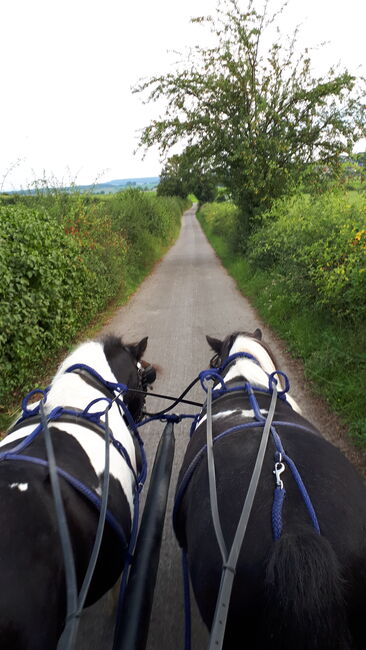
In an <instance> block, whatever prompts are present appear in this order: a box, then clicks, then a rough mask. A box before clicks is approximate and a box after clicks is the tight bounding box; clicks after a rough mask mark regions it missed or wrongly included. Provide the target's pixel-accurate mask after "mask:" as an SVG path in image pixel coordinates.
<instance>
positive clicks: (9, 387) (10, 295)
mask: <svg viewBox="0 0 366 650" xmlns="http://www.w3.org/2000/svg"><path fill="white" fill-rule="evenodd" d="M2 203H3V204H2V205H1V202H0V244H1V245H0V274H1V277H2V284H1V287H0V302H1V311H0V366H1V376H0V426H1V428H4V427H5V426H6V424H7V422H8V419H9V417H11V415H12V411H13V409H14V406H15V405H16V404H18V403H19V398H20V396H21V395H23V394H24V393H25V392H27V391H28V390H29V389H30V388H32V387H33V386H34V382H35V381H36V380H37V381H40V380H41V378H42V377H44V376H45V374H47V373H48V372H49V371H50V370H51V369H52V368H53V365H54V363H55V360H56V359H58V358H59V356H60V355H63V354H64V353H65V351H66V350H67V349H68V347H69V346H70V345H72V344H73V343H74V341H75V338H76V337H78V336H79V335H80V332H83V333H85V335H87V334H86V333H87V328H89V327H90V326H91V325H92V324H93V323H95V321H97V322H100V314H101V313H102V312H104V310H106V309H108V308H110V307H111V306H113V308H115V307H117V306H118V305H119V304H122V303H123V302H124V301H126V300H127V298H128V296H130V295H131V293H132V292H133V291H134V289H135V288H136V287H137V286H138V285H139V284H140V282H141V281H142V279H143V278H144V277H145V276H146V275H147V274H148V272H149V271H150V269H151V268H152V266H153V264H154V263H155V262H156V261H157V260H158V259H160V257H161V256H162V255H163V254H164V253H165V251H166V250H167V249H168V248H169V246H170V245H171V244H172V243H173V241H174V240H175V239H176V237H177V235H178V232H179V228H180V217H181V215H182V213H183V210H184V209H186V208H187V207H188V205H189V203H188V202H184V201H182V200H180V199H175V198H170V197H169V198H165V197H162V198H157V197H156V196H155V195H154V194H150V193H144V192H141V191H139V190H128V191H125V192H122V193H120V194H115V195H113V198H108V200H105V201H104V200H101V199H96V198H95V197H91V196H85V195H79V194H74V195H68V194H64V193H61V192H55V193H50V194H40V195H39V196H26V197H18V199H17V200H15V201H14V200H13V199H12V201H10V202H8V201H7V199H6V197H5V200H3V202H2Z"/></svg>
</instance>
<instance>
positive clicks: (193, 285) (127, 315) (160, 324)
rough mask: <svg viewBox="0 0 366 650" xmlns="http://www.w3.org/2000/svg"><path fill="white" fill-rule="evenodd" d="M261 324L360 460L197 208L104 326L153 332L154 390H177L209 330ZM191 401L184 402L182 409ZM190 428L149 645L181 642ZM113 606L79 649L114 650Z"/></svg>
mask: <svg viewBox="0 0 366 650" xmlns="http://www.w3.org/2000/svg"><path fill="white" fill-rule="evenodd" d="M256 327H260V328H261V329H262V331H263V337H264V339H265V340H266V341H267V342H268V343H269V344H270V346H271V349H272V350H273V352H274V354H275V356H276V357H277V360H278V363H279V367H280V369H281V370H284V371H285V372H286V373H287V374H288V376H289V379H290V382H291V393H292V395H293V396H294V397H295V399H297V400H298V402H299V403H300V404H301V407H302V409H303V413H304V415H305V416H306V417H308V418H309V419H310V420H311V421H312V422H314V423H315V424H316V425H317V426H318V427H319V428H320V429H321V431H322V432H323V434H324V435H325V436H326V437H327V438H328V439H330V440H331V441H332V442H334V443H335V444H337V445H339V446H340V447H342V449H343V451H344V452H345V453H346V454H347V455H348V457H349V458H350V459H351V460H352V461H353V462H355V461H356V460H357V459H356V457H355V454H354V452H353V451H352V448H351V447H350V446H349V445H347V443H346V442H344V441H343V440H342V433H341V431H340V428H339V424H338V422H337V420H336V418H335V417H334V416H332V415H331V414H330V413H329V412H328V411H327V409H326V407H325V406H324V404H323V403H322V402H321V400H319V399H318V398H317V397H316V396H315V395H313V394H312V393H311V392H310V391H309V389H307V388H306V385H305V380H304V376H303V374H302V370H301V366H300V364H299V363H298V362H297V361H296V360H292V359H291V358H290V357H289V355H288V354H286V350H285V348H284V346H283V344H281V342H280V341H279V340H278V339H277V338H276V337H275V336H274V334H273V333H272V332H271V331H270V330H268V328H266V327H265V326H264V325H263V323H262V322H261V320H260V319H259V318H258V315H257V314H256V312H255V310H254V309H253V308H252V307H251V306H250V304H249V303H248V301H247V300H246V299H245V298H244V297H243V296H242V295H241V294H240V293H239V291H238V290H237V288H236V286H235V284H234V282H233V280H232V279H231V278H230V276H229V275H228V274H227V272H226V271H225V269H223V267H222V265H221V263H220V261H219V260H218V258H217V257H216V255H215V253H214V251H213V250H212V248H211V246H210V245H209V244H208V242H207V240H206V238H205V236H204V234H203V232H202V230H201V228H200V226H199V224H198V222H197V220H196V217H195V208H194V207H193V208H192V209H190V210H188V211H187V212H186V213H185V215H184V217H183V220H182V230H181V234H180V236H179V239H178V240H177V242H176V244H175V245H174V246H173V247H172V248H171V250H170V251H169V252H168V254H167V255H166V256H165V258H164V259H163V260H162V261H161V262H160V263H159V264H157V266H156V268H155V269H154V271H153V272H152V274H151V275H150V276H149V277H148V278H147V279H146V280H145V281H144V283H143V284H142V285H141V287H140V288H139V290H138V291H137V292H136V293H135V295H134V296H133V297H132V298H131V300H130V301H129V303H128V304H127V305H126V306H125V307H122V308H121V309H120V310H119V311H118V313H117V314H116V315H115V316H114V318H113V320H111V322H110V323H109V324H108V326H107V327H106V328H105V329H104V330H103V333H106V332H113V333H114V334H117V335H121V336H122V337H123V338H124V339H125V341H127V342H128V341H135V340H138V339H139V338H141V337H143V336H146V335H148V336H149V343H148V348H147V352H146V355H145V357H146V359H147V360H149V361H151V362H153V363H157V364H158V365H159V366H161V368H162V374H161V375H159V376H158V379H157V381H156V382H155V390H156V392H159V393H164V392H167V393H168V394H170V395H179V394H180V393H181V392H182V391H183V389H184V388H185V387H186V386H187V385H188V384H189V382H190V381H191V380H192V379H193V378H194V377H195V376H196V375H197V373H198V372H199V371H200V370H202V369H204V368H206V367H207V366H208V363H209V359H210V356H211V353H210V350H209V348H208V345H207V343H206V339H205V335H206V334H210V335H211V336H217V337H224V336H225V335H227V334H229V333H231V332H233V331H234V330H237V329H244V330H248V331H254V329H255V328H256ZM191 397H192V399H196V400H198V401H200V400H201V401H202V393H201V389H200V388H199V387H195V388H194V390H193V391H192V392H191ZM166 405H167V403H166V402H163V401H162V400H158V399H154V400H153V399H152V398H150V400H149V401H148V404H147V407H148V409H150V410H157V409H159V408H163V407H164V406H166ZM191 408H192V407H185V412H187V410H188V409H191ZM177 412H181V409H177ZM188 412H189V410H188ZM191 412H192V411H191ZM162 429H163V424H162V423H160V422H157V423H153V424H149V425H147V426H146V427H144V428H143V429H142V435H143V439H144V442H145V448H146V452H147V457H148V462H149V468H150V469H151V467H152V463H153V460H154V456H155V451H156V447H157V444H158V441H159V438H160V435H161V432H162ZM188 429H189V424H188V425H187V424H186V423H185V422H183V423H181V424H179V425H178V426H176V427H175V437H176V447H175V460H174V467H173V474H172V481H171V489H170V495H169V500H168V509H167V515H166V522H165V530H164V537H163V544H162V549H161V556H160V568H159V574H158V581H157V585H156V591H155V598H154V607H153V612H152V618H151V625H150V632H149V639H148V645H147V648H148V650H182V649H183V632H184V627H183V626H184V621H183V593H182V579H181V560H180V551H179V548H178V546H177V543H176V541H175V538H174V535H173V532H172V524H171V519H172V506H173V496H174V491H175V486H176V481H177V475H178V471H179V467H180V464H181V462H182V459H183V455H184V451H185V447H186V445H187V442H188ZM145 492H146V488H145ZM142 505H143V504H142ZM113 605H114V595H113V594H112V593H109V594H108V595H107V596H106V597H105V598H104V599H103V600H102V601H100V602H99V603H97V604H96V605H95V606H94V607H92V608H89V610H86V613H85V615H84V616H83V620H82V627H81V630H80V635H79V642H78V644H77V648H78V650H84V648H85V650H87V649H88V650H94V649H95V650H102V649H103V650H111V648H112V639H113V629H112V625H113V617H114V614H113ZM207 641H208V635H207V632H206V630H205V629H204V627H203V624H202V623H201V622H200V619H199V615H198V614H197V612H194V620H193V643H192V650H204V649H205V648H206V647H207ZM131 650H133V649H131Z"/></svg>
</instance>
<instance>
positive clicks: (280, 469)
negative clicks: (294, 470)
mask: <svg viewBox="0 0 366 650" xmlns="http://www.w3.org/2000/svg"><path fill="white" fill-rule="evenodd" d="M285 469H286V468H285V466H284V464H283V463H282V462H281V461H280V462H278V463H275V468H274V470H273V474H274V475H275V477H276V485H277V487H279V488H280V489H281V490H283V481H282V480H281V478H280V477H281V474H282V472H284V471H285Z"/></svg>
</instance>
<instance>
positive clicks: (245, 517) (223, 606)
mask: <svg viewBox="0 0 366 650" xmlns="http://www.w3.org/2000/svg"><path fill="white" fill-rule="evenodd" d="M272 389H273V390H272V398H271V403H270V406H269V411H268V415H267V419H266V421H265V423H264V427H263V433H262V437H261V441H260V445H259V450H258V455H257V458H256V461H255V465H254V470H253V474H252V477H251V479H250V484H249V488H248V492H247V495H246V497H245V502H244V506H243V510H242V513H241V515H240V519H239V523H238V526H237V529H236V532H235V536H234V540H233V543H232V546H231V549H230V553H229V554H228V553H227V550H226V544H225V540H224V537H223V533H222V528H221V523H220V516H219V510H218V503H217V489H216V475H215V463H214V457H213V440H212V411H211V407H212V395H211V392H212V387H211V386H209V387H208V391H207V462H208V478H209V488H210V503H211V514H212V520H213V525H214V529H215V534H216V538H217V542H218V545H219V547H220V552H221V555H222V560H223V570H222V574H221V582H220V589H219V594H218V599H217V603H216V609H215V615H214V620H213V625H212V628H211V636H210V643H209V648H208V650H221V648H222V645H223V641H224V635H225V628H226V620H227V615H228V611H229V604H230V597H231V592H232V587H233V582H234V576H235V571H236V566H237V563H238V557H239V553H240V549H241V547H242V544H243V539H244V536H245V532H246V529H247V525H248V521H249V517H250V512H251V509H252V506H253V501H254V497H255V493H256V491H257V486H258V481H259V477H260V474H261V471H262V466H263V461H264V455H265V452H266V447H267V442H268V436H269V432H270V430H271V425H272V420H273V416H274V412H275V408H276V400H277V386H276V384H275V382H273V383H272Z"/></svg>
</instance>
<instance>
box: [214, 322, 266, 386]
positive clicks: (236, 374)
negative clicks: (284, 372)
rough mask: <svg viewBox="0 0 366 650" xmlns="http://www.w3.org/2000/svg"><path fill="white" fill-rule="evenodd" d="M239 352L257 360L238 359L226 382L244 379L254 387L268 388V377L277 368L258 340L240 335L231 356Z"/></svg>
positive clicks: (233, 346)
mask: <svg viewBox="0 0 366 650" xmlns="http://www.w3.org/2000/svg"><path fill="white" fill-rule="evenodd" d="M238 352H246V353H247V354H251V355H252V356H253V357H254V359H255V360H253V359H245V358H240V357H239V358H238V359H236V361H234V363H233V365H232V366H231V367H230V368H229V370H228V372H227V374H226V375H225V381H230V380H231V379H238V378H244V379H245V380H246V381H247V382H249V383H250V384H253V385H254V386H260V387H263V388H268V375H270V374H271V373H272V372H274V371H275V370H276V368H275V366H274V363H273V361H272V359H271V357H270V355H269V354H268V352H267V350H265V348H264V347H263V346H262V345H261V344H260V343H259V341H257V340H256V339H253V338H252V337H250V336H244V335H241V334H240V335H239V336H237V337H236V339H235V342H234V344H233V345H232V347H231V349H230V356H231V355H233V354H237V353H238Z"/></svg>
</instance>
